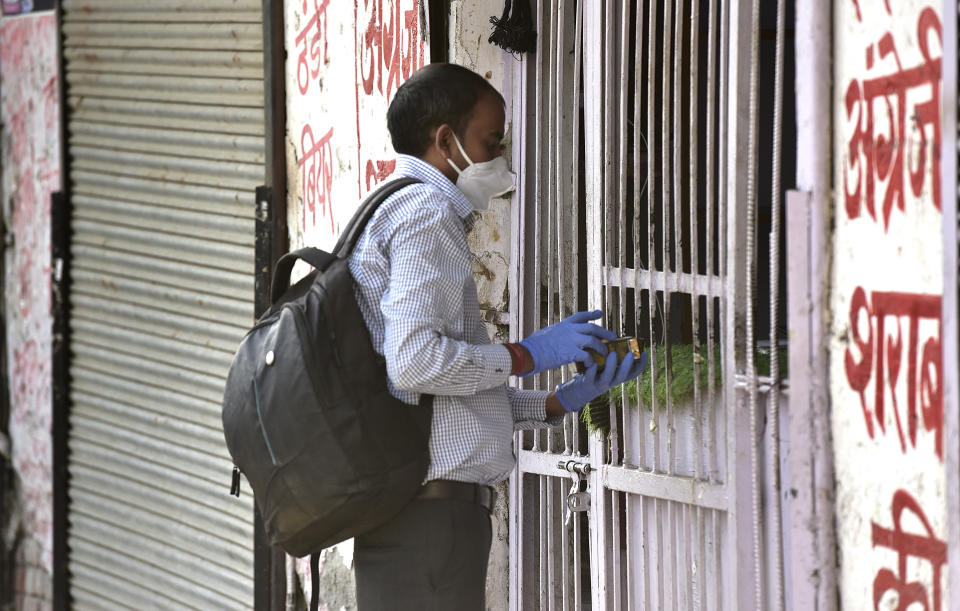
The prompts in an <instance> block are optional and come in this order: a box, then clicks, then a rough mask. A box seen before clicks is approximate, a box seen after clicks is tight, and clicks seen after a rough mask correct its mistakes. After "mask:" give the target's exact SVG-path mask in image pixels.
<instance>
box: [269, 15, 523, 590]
mask: <svg viewBox="0 0 960 611" xmlns="http://www.w3.org/2000/svg"><path fill="white" fill-rule="evenodd" d="M285 7H286V10H285V23H286V26H285V27H286V33H285V41H286V47H287V68H286V88H287V171H288V177H289V190H288V200H287V203H288V223H289V227H290V238H291V244H294V245H302V244H309V245H313V246H319V247H332V246H333V244H334V243H335V242H336V239H337V237H338V236H339V234H340V230H341V228H342V227H343V226H344V225H345V224H346V223H347V221H349V219H350V217H351V216H352V214H353V212H354V210H355V209H356V206H357V204H358V203H359V202H360V200H361V199H362V197H363V196H365V195H366V194H367V193H368V192H370V190H372V189H373V188H374V187H375V186H376V185H377V183H379V182H381V181H383V180H384V179H385V178H386V177H387V176H388V175H389V174H390V173H391V172H392V171H393V169H394V165H395V161H396V155H395V153H394V152H393V149H392V147H391V145H390V137H389V134H388V133H387V130H386V110H387V107H388V105H389V101H390V99H391V98H392V95H393V93H395V92H396V89H397V87H398V86H399V85H400V83H402V82H403V81H404V80H405V79H406V78H408V77H409V76H410V74H412V72H414V71H415V70H416V69H417V68H419V67H421V66H423V65H424V64H426V63H428V62H429V57H430V49H429V44H428V43H427V41H426V40H425V39H424V36H423V35H424V32H423V26H422V24H421V22H420V18H419V14H420V13H419V10H420V7H419V4H418V0H367V1H363V2H357V3H347V4H343V3H326V2H317V3H307V9H306V10H304V3H303V2H300V1H291V0H287V2H286V3H285ZM318 7H319V8H318ZM502 10H503V3H502V2H501V1H500V0H483V1H477V2H464V1H455V2H452V3H451V13H450V15H449V17H450V49H449V51H450V58H451V61H454V62H457V63H460V64H463V65H465V66H467V67H470V68H472V69H473V70H475V71H477V72H478V73H479V74H482V75H484V76H486V77H487V78H488V79H490V82H491V83H492V84H493V85H494V86H495V87H497V88H498V89H499V90H500V91H501V92H502V93H503V94H504V97H506V98H507V99H508V104H509V103H510V101H509V92H508V91H506V90H505V87H504V76H505V72H506V71H505V62H506V61H511V62H512V61H514V60H513V59H512V58H511V57H510V56H507V55H505V54H504V53H503V52H502V51H501V50H500V49H499V48H497V47H494V46H492V45H489V44H488V43H487V37H488V36H489V31H490V23H489V18H490V16H491V15H499V14H500V12H501V11H502ZM378 11H379V12H378ZM509 116H510V109H509V108H508V109H507V117H509ZM508 149H509V146H508ZM509 205H510V204H509V200H501V201H498V202H496V203H495V204H494V205H493V206H491V209H490V210H489V211H487V212H485V213H483V215H482V217H481V218H480V220H479V222H478V223H477V224H476V225H475V227H474V229H473V230H472V231H471V233H470V235H469V236H468V240H469V243H470V246H471V249H472V250H473V251H474V271H475V275H476V279H477V288H478V294H479V297H480V302H481V306H482V308H483V310H484V319H485V320H486V321H487V323H488V329H489V331H490V334H491V337H493V338H494V339H495V340H505V339H506V337H507V335H508V329H507V326H506V321H507V303H508V289H507V277H508V273H507V272H508V269H509V264H510V262H509V259H510V245H509V244H510V242H509V240H510V214H509ZM505 493H506V489H505V487H504V488H502V490H501V499H502V500H501V502H500V503H499V507H498V511H497V517H496V519H495V523H494V539H495V540H494V550H493V553H492V554H491V557H492V560H491V566H490V579H489V584H488V597H487V599H488V604H487V607H488V608H489V609H505V608H506V606H507V583H508V582H507V577H508V575H507V570H508V565H509V561H508V556H507V553H508V552H507V544H506V540H507V532H508V531H507V521H506V520H507V503H506V495H505ZM322 562H323V570H322V572H321V573H322V575H321V580H322V581H321V584H320V592H321V594H320V596H321V600H320V602H321V608H323V605H326V607H327V608H329V609H340V608H344V609H352V608H355V607H356V601H355V594H354V582H353V572H352V565H353V542H352V541H347V542H345V543H343V544H341V545H338V546H336V547H335V548H331V549H329V550H327V551H326V552H325V553H324V556H323V558H322ZM294 564H295V570H296V572H297V574H298V576H299V580H300V582H301V583H302V584H303V587H304V589H305V590H306V591H309V580H310V577H309V566H308V562H307V561H306V560H300V561H296V562H295V563H294Z"/></svg>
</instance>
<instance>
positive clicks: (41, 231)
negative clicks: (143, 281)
mask: <svg viewBox="0 0 960 611" xmlns="http://www.w3.org/2000/svg"><path fill="white" fill-rule="evenodd" d="M56 28H57V21H56V17H55V15H54V13H52V12H45V13H36V14H28V15H24V16H20V17H4V18H3V19H2V20H0V121H2V140H0V155H2V156H0V166H2V179H0V203H2V207H0V209H2V214H3V227H4V240H5V248H4V260H3V266H4V271H5V274H4V275H5V286H4V295H5V300H4V318H5V323H6V331H7V359H8V360H7V362H8V364H9V371H8V372H7V374H8V376H9V380H10V389H9V390H10V403H11V414H10V421H9V432H10V436H9V440H7V439H3V440H0V442H2V443H0V450H2V451H3V452H4V453H5V454H8V456H9V458H10V460H11V462H12V464H13V469H14V471H15V473H16V474H17V479H16V490H15V493H14V498H13V507H14V509H15V513H14V515H13V516H12V517H11V518H9V521H8V522H7V523H5V524H3V533H2V535H3V537H4V540H5V543H6V545H7V546H8V548H9V547H10V546H13V545H16V548H17V554H16V575H15V582H14V592H15V594H16V597H17V603H16V608H17V609H39V608H46V607H48V606H49V603H50V601H51V586H52V581H51V575H52V569H53V552H52V550H53V531H52V491H53V490H52V472H51V458H52V453H51V437H50V422H51V352H50V349H51V340H50V329H51V324H52V321H51V317H50V232H49V227H50V194H51V192H53V191H56V190H58V189H59V188H60V141H59V129H60V124H59V122H60V117H59V112H60V107H59V103H60V101H59V83H58V77H57V42H56Z"/></svg>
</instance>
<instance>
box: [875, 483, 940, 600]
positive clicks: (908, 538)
mask: <svg viewBox="0 0 960 611" xmlns="http://www.w3.org/2000/svg"><path fill="white" fill-rule="evenodd" d="M904 511H909V512H910V513H912V514H913V516H914V518H916V520H918V521H919V522H920V523H921V524H922V525H923V529H924V530H925V531H926V532H925V533H922V534H915V533H909V532H904V531H903V527H902V524H901V518H902V517H903V512H904ZM891 514H892V515H893V528H886V527H884V526H880V525H879V524H877V523H876V522H873V521H871V522H870V527H871V531H872V532H871V539H872V542H873V547H875V548H876V547H885V548H888V549H892V550H893V551H895V552H896V553H897V570H896V572H894V571H892V570H890V569H888V568H883V569H880V570H879V571H877V574H876V576H875V577H874V579H873V605H874V608H875V609H877V610H879V609H880V601H881V600H882V598H883V595H884V594H886V593H887V592H889V591H891V590H893V591H894V592H896V593H897V596H898V598H899V603H898V605H897V611H907V609H908V608H911V605H914V604H919V605H920V608H922V609H932V610H933V611H940V609H941V604H942V600H941V598H942V592H941V589H940V573H941V570H942V569H943V565H945V564H946V563H947V544H946V543H944V542H943V541H942V540H940V539H938V538H937V537H936V536H935V534H934V532H933V528H932V527H931V526H930V521H929V520H928V519H927V516H926V514H925V513H924V512H923V509H922V508H921V507H920V503H918V502H917V500H916V499H915V498H913V497H912V496H911V495H910V493H908V492H907V491H906V490H897V491H896V492H895V493H894V495H893V502H892V503H891ZM908 558H919V559H921V560H924V561H926V562H929V563H930V565H931V568H932V572H933V579H932V582H933V583H932V589H933V606H931V605H930V596H929V593H928V591H927V588H926V586H925V585H924V584H923V583H921V582H919V581H911V582H908V581H907V559H908Z"/></svg>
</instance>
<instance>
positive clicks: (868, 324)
mask: <svg viewBox="0 0 960 611" xmlns="http://www.w3.org/2000/svg"><path fill="white" fill-rule="evenodd" d="M940 304H941V297H940V295H926V294H916V293H899V292H882V291H874V292H872V293H871V294H870V297H869V299H868V297H867V293H866V291H864V290H863V288H862V287H857V288H856V290H854V292H853V297H852V298H851V300H850V334H851V339H852V343H853V345H854V346H855V348H856V350H854V349H853V348H852V347H851V348H847V350H846V353H845V355H844V368H845V371H846V377H847V382H848V383H849V385H850V388H852V389H853V390H854V391H856V392H857V393H858V394H859V395H860V404H861V407H862V408H863V417H864V420H865V422H866V426H867V434H868V435H869V436H870V438H871V439H873V438H874V436H875V434H876V431H875V429H874V426H875V425H876V427H877V429H879V432H880V433H881V434H884V433H886V399H887V397H888V396H889V399H890V407H891V411H892V417H893V421H894V423H895V424H896V427H897V434H898V436H899V439H900V446H901V449H902V451H903V452H904V453H906V451H907V440H908V439H909V442H910V445H911V446H912V447H914V448H916V447H917V433H918V429H919V425H920V417H921V416H922V418H923V426H924V428H925V429H926V430H927V431H928V432H932V433H933V435H934V451H935V452H936V455H937V457H938V458H939V459H940V460H941V461H943V387H942V379H943V378H942V376H943V368H942V365H941V358H940V337H941V332H942V327H943V325H942V322H941V314H940ZM924 321H928V322H930V324H926V325H924V328H925V329H926V332H927V334H926V335H923V336H921V322H924ZM904 322H906V330H904V327H903V323H904ZM931 327H932V328H933V329H934V331H933V333H932V334H931V333H930V331H931ZM921 337H925V338H926V339H925V341H924V342H923V344H922V345H921V342H920V340H921ZM858 353H859V354H858ZM904 359H905V360H906V363H905V367H904ZM904 369H906V375H905V379H904V377H901V373H903V370H904ZM901 380H904V381H905V386H906V402H907V405H906V425H907V428H906V436H905V435H904V428H903V423H902V421H901V417H900V415H901V414H900V410H901V408H900V405H899V403H898V399H897V396H898V392H897V389H898V388H899V384H900V381H901ZM871 383H872V384H873V391H874V392H873V400H872V402H871V400H870V399H869V398H868V396H867V387H868V386H869V385H870V384H871ZM887 391H889V395H888V392H887Z"/></svg>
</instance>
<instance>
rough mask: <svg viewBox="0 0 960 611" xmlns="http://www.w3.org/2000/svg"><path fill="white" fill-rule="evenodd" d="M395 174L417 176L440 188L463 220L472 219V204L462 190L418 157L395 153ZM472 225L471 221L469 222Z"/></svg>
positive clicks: (468, 220) (426, 182)
mask: <svg viewBox="0 0 960 611" xmlns="http://www.w3.org/2000/svg"><path fill="white" fill-rule="evenodd" d="M396 175H397V176H410V177H412V178H419V179H420V180H421V181H423V182H424V183H425V184H428V185H431V186H433V187H436V188H437V189H440V191H441V192H442V193H443V194H444V195H446V196H447V197H449V198H450V200H451V201H452V202H453V209H454V210H455V211H456V213H457V216H459V217H460V218H461V219H463V221H464V222H465V223H466V222H470V221H471V220H472V214H471V213H472V212H473V204H471V203H470V200H468V199H467V196H466V195H464V194H463V191H461V190H460V189H458V188H457V186H456V185H455V184H453V183H452V182H450V180H449V179H448V178H447V177H446V176H444V175H443V173H442V172H441V171H440V170H438V169H437V168H435V167H434V166H433V165H431V164H429V163H427V162H426V161H424V160H423V159H420V158H419V157H414V156H413V155H403V154H400V155H397V169H396ZM470 224H471V225H472V222H470Z"/></svg>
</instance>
